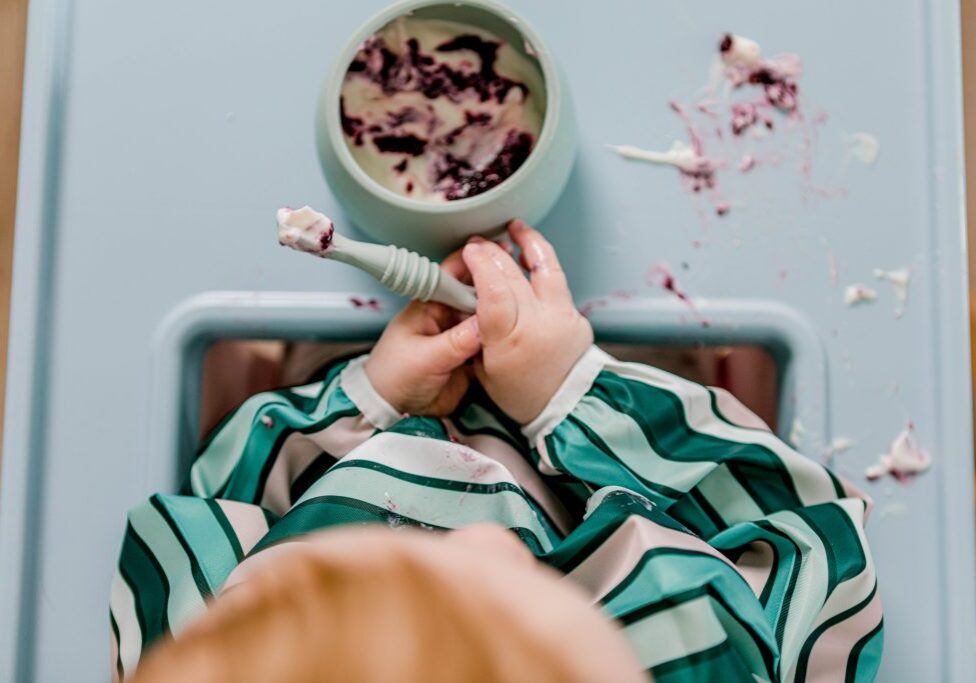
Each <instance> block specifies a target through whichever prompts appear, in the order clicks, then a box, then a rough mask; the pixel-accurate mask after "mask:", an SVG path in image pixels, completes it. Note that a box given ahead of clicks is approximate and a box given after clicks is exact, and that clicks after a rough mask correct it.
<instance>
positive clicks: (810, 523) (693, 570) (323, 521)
mask: <svg viewBox="0 0 976 683" xmlns="http://www.w3.org/2000/svg"><path fill="white" fill-rule="evenodd" d="M509 234H510V236H511V239H512V241H513V242H514V243H515V245H517V247H518V248H519V250H520V255H519V259H518V262H516V260H515V259H514V258H513V257H512V256H510V255H509V254H508V253H507V252H506V251H505V250H504V249H502V248H501V247H500V246H499V245H497V244H495V243H493V242H489V241H485V240H482V239H477V238H475V239H473V240H471V241H470V242H469V243H468V244H467V245H466V246H465V247H464V249H463V250H462V251H460V252H458V253H456V254H454V255H452V256H451V257H449V258H448V259H447V260H446V261H445V262H444V264H443V267H444V268H445V270H447V271H449V272H451V273H452V274H454V275H455V276H457V277H459V278H461V279H462V280H465V281H468V282H471V283H473V285H474V286H475V288H476V289H477V293H478V307H477V312H476V314H475V315H473V316H470V317H467V318H464V319H460V318H459V317H458V316H457V314H455V313H454V312H452V311H450V310H449V309H447V308H445V307H443V306H441V305H438V304H425V303H419V302H413V303H411V304H409V305H408V306H407V307H406V308H405V309H404V310H403V311H402V312H401V313H400V314H399V315H397V316H396V317H395V318H394V319H393V320H392V321H391V322H390V324H389V325H388V326H387V328H386V330H385V331H384V333H383V335H382V336H381V337H380V340H379V341H378V342H377V344H376V346H375V347H374V348H373V350H372V351H371V352H370V353H369V354H368V355H367V356H363V357H359V358H355V359H352V360H349V361H344V362H340V363H335V364H333V365H332V366H330V367H329V368H328V369H327V371H326V372H325V375H324V378H323V379H322V380H321V381H319V382H315V383H312V384H307V385H304V386H299V387H293V388H290V389H282V390H279V391H273V392H266V393H261V394H258V395H255V396H253V397H251V398H250V399H248V400H247V401H245V402H244V403H243V404H241V405H240V406H239V407H238V408H237V409H236V410H234V411H233V412H232V413H231V414H230V415H229V416H228V417H226V418H225V419H224V421H223V422H222V423H221V424H219V425H218V426H217V427H216V428H215V429H214V430H213V432H212V433H211V435H210V436H209V437H208V439H206V440H205V442H204V443H203V445H202V446H201V448H200V450H199V453H198V456H197V458H196V460H195V462H194V464H193V466H192V468H191V470H190V476H189V480H188V483H187V485H186V490H185V491H184V495H180V496H174V495H156V496H153V497H152V498H150V499H149V500H148V501H147V502H146V503H144V504H142V505H140V506H138V507H136V508H135V509H133V510H132V511H131V512H130V514H129V523H128V526H127V529H126V535H125V538H124V540H123V544H122V551H121V556H120V559H119V571H118V573H117V575H116V577H115V580H114V582H113V585H112V595H111V617H112V630H113V664H114V666H115V669H116V672H117V674H118V675H119V676H120V677H122V676H125V675H128V674H129V673H130V672H132V671H133V670H134V669H135V667H136V665H137V663H138V662H139V659H140V656H141V653H142V651H143V649H144V648H146V647H148V646H149V645H151V644H152V643H153V642H155V641H156V640H158V639H160V637H161V636H164V635H166V634H169V633H173V634H176V635H177V636H179V634H180V632H182V631H183V630H184V629H185V628H186V627H187V626H188V625H189V624H190V623H191V622H193V621H194V620H195V619H197V618H199V615H200V614H201V613H202V612H203V611H204V610H205V607H206V604H207V602H208V601H209V600H210V599H211V598H213V597H214V596H217V595H218V594H219V593H220V592H221V590H222V588H224V587H225V585H227V584H228V583H235V582H237V579H236V578H234V577H232V574H235V577H236V576H237V574H236V573H240V572H244V571H245V570H246V568H247V566H248V565H249V564H250V563H254V562H257V561H261V562H270V561H272V559H273V557H274V555H275V554H279V553H287V552H289V551H288V548H289V547H290V546H293V545H294V544H295V543H301V542H303V540H305V539H307V538H309V536H308V535H309V534H310V533H311V532H316V531H320V530H323V529H328V528H330V527H336V526H341V525H351V524H352V525H362V524H374V525H375V524H379V525H382V526H383V527H393V528H394V529H400V528H403V527H414V528H417V529H420V530H424V529H426V530H438V531H443V530H451V529H462V528H465V527H469V526H471V525H474V524H479V523H491V524H494V525H497V526H499V527H503V528H506V529H510V530H511V531H512V532H513V533H514V535H515V536H516V537H517V538H518V539H520V540H521V542H522V543H523V544H524V545H525V546H526V547H527V548H528V550H530V551H531V553H532V554H533V555H534V556H535V557H536V558H537V560H538V561H539V562H541V563H543V564H545V565H548V566H549V567H551V568H552V569H555V570H556V571H557V572H558V573H559V575H562V576H563V577H564V578H562V579H560V580H561V581H568V582H570V583H572V584H574V585H575V586H576V587H578V588H579V589H581V590H582V591H583V592H584V594H585V595H586V596H587V599H588V600H589V601H590V602H591V603H593V604H594V605H598V606H599V607H600V609H601V610H602V611H603V613H604V614H605V615H606V616H607V617H608V618H610V619H613V620H615V621H616V623H617V624H619V625H620V627H621V628H622V631H623V634H624V636H625V637H626V638H627V639H628V641H629V643H630V648H631V651H632V652H633V654H634V656H635V657H636V660H637V661H638V662H639V666H640V668H642V669H643V670H645V671H648V672H650V673H651V674H652V675H653V676H654V678H655V679H658V680H669V679H671V678H675V679H677V678H681V679H682V680H684V679H687V680H723V681H725V680H747V681H753V680H766V681H781V680H782V681H785V680H793V681H803V680H815V679H817V680H819V679H821V678H824V679H826V678H838V679H845V677H846V678H847V679H848V680H872V679H873V677H874V675H875V673H876V671H877V668H878V664H879V662H880V655H881V645H882V625H881V624H882V621H881V604H880V599H879V597H878V592H877V582H876V577H875V573H874V565H873V562H872V560H871V556H870V553H869V551H868V548H867V543H866V540H865V538H864V533H863V524H864V518H865V515H866V513H867V510H868V507H869V501H868V500H867V499H866V498H865V497H864V496H863V495H862V494H861V493H860V492H858V491H857V490H856V489H854V488H853V487H852V486H850V485H849V484H847V483H845V482H843V481H842V480H840V479H838V478H837V477H836V476H835V475H834V474H832V473H831V472H830V471H829V470H827V469H826V468H824V467H822V466H820V465H819V464H817V463H815V462H814V461H812V460H809V459H807V458H805V457H803V456H801V455H799V454H798V453H796V452H795V451H793V450H792V449H791V448H790V447H789V446H787V445H786V444H784V443H783V442H782V441H780V440H779V439H778V438H776V436H775V435H774V434H772V433H771V432H770V431H769V430H768V429H767V428H766V426H765V425H764V424H763V423H762V422H761V421H760V420H759V419H758V418H756V417H755V416H754V415H752V414H751V413H750V412H749V411H748V410H747V409H745V408H744V407H743V406H742V405H741V404H740V403H738V402H737V401H736V400H735V399H734V398H733V397H732V396H731V395H729V394H727V393H726V392H723V391H721V390H717V389H710V388H707V387H704V386H701V385H698V384H695V383H692V382H689V381H686V380H683V379H681V378H679V377H677V376H675V375H671V374H669V373H666V372H663V371H661V370H657V369H655V368H653V367H649V366H645V365H640V364H636V363H622V362H619V361H617V360H615V359H614V358H612V357H611V356H609V355H608V354H606V353H604V352H603V351H601V350H600V349H599V348H597V347H595V346H593V332H592V329H591V327H590V325H589V323H588V321H587V320H586V319H585V318H584V317H583V316H581V315H580V314H579V313H578V311H577V310H576V308H575V307H574V304H573V300H572V296H571V294H570V292H569V288H568V286H567V283H566V278H565V276H564V274H563V272H562V270H561V268H560V265H559V261H558V259H557V257H556V254H555V252H554V251H553V249H552V247H551V245H550V244H549V243H548V242H547V241H546V240H545V239H544V238H543V237H542V235H541V234H539V233H538V232H536V231H535V230H533V229H532V228H530V227H528V226H527V225H525V224H524V223H523V222H521V221H514V222H513V223H512V224H511V225H510V226H509ZM520 265H521V267H520ZM418 533H419V532H418ZM486 557H490V555H487V556H486ZM282 559H284V558H282ZM239 565H240V569H237V567H238V566H239ZM235 572H236V573H235ZM234 590H238V589H237V588H235V589H232V590H230V591H228V592H227V595H226V596H223V597H221V598H219V599H217V601H216V602H217V604H218V606H219V604H220V603H221V601H222V600H224V599H229V597H230V596H231V595H232V594H233V593H234ZM514 590H515V589H514V588H513V591H514ZM542 599H543V598H542V597H541V596H540V600H542ZM543 608H544V605H543V604H542V603H538V604H534V603H533V601H532V600H531V599H530V598H526V599H525V600H524V610H525V611H526V613H527V614H528V613H531V612H532V611H533V610H538V609H543ZM573 628H574V624H573V623H566V629H567V630H570V631H571V630H572V629H573ZM192 632H193V629H192V628H190V629H189V630H188V631H187V633H188V634H192ZM187 637H188V638H189V637H192V636H191V635H188V636H187ZM179 640H180V639H179V638H178V639H177V641H179ZM594 642H595V641H594ZM431 656H432V657H433V656H436V652H431ZM500 656H504V655H500ZM618 659H619V658H618ZM462 679H463V680H475V679H473V678H459V679H458V680H462ZM483 679H484V680H502V679H501V678H498V677H496V678H491V677H483Z"/></svg>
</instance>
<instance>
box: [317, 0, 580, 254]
mask: <svg viewBox="0 0 976 683" xmlns="http://www.w3.org/2000/svg"><path fill="white" fill-rule="evenodd" d="M410 12H412V13H413V15H414V16H416V17H419V18H427V19H444V20H449V21H456V22H461V23H465V24H470V25H473V26H477V27H480V28H482V29H485V30H487V31H491V32H492V33H494V34H496V35H497V36H499V37H500V38H501V39H503V40H505V41H506V42H508V43H509V44H510V45H511V46H512V47H514V48H515V49H517V50H518V51H520V52H521V53H523V54H525V55H527V56H529V57H530V58H531V59H533V60H535V61H536V62H537V63H538V65H539V69H540V71H541V72H542V78H543V82H544V85H545V97H546V110H545V116H544V118H543V122H542V130H541V131H540V133H539V138H538V140H537V141H536V144H535V147H534V148H533V149H532V152H531V153H530V154H529V157H528V158H527V159H526V160H525V163H523V164H522V166H521V167H519V169H518V170H517V171H515V173H513V174H512V175H511V176H510V177H509V178H507V179H506V180H504V181H503V182H501V183H500V184H498V185H497V186H496V187H493V188H492V189H490V190H488V191H487V192H484V193H482V194H479V195H475V196H474V197H468V198H465V199H458V200H454V201H449V202H425V201H421V200H417V199H411V198H409V197H404V196H402V195H399V194H397V193H395V192H393V191H392V190H389V189H387V188H385V187H383V186H382V185H380V184H379V183H378V182H376V181H375V180H374V179H373V178H371V177H370V176H369V175H367V174H366V172H365V171H364V170H363V169H362V168H361V167H360V166H359V164H358V163H357V162H356V160H355V159H353V156H352V154H351V152H350V151H349V147H348V146H347V144H346V140H345V138H344V136H343V132H342V126H341V124H340V121H339V95H340V91H341V88H342V81H343V78H344V77H345V74H346V70H347V69H348V67H349V64H350V63H351V62H352V59H353V57H354V56H355V54H356V51H357V50H358V48H359V45H360V44H361V43H362V42H363V41H364V40H365V39H366V38H368V37H369V36H371V35H372V34H373V33H375V32H376V31H378V30H379V29H380V28H382V27H383V26H385V25H386V24H387V23H389V22H390V21H392V20H393V19H395V18H396V17H398V16H400V15H403V14H406V13H410ZM315 137H316V144H317V146H318V153H319V161H320V162H321V164H322V171H323V172H324V174H325V179H326V182H327V183H328V185H329V188H330V189H331V190H332V193H333V194H334V195H335V197H336V199H337V200H338V201H339V202H340V203H341V204H342V207H343V208H344V209H345V211H346V213H347V214H348V216H349V218H351V219H352V221H353V222H354V223H355V224H356V225H358V226H359V227H360V228H361V229H362V230H363V231H364V232H366V233H367V234H368V235H370V236H371V237H373V238H374V239H376V240H379V241H383V242H389V243H394V244H398V245H402V246H405V247H408V248H410V249H415V250H417V251H420V252H422V253H425V254H428V255H430V256H439V255H443V254H445V253H447V252H448V251H450V250H452V249H453V248H455V247H457V246H459V245H461V244H463V243H464V241H465V240H466V239H467V238H468V237H470V236H471V235H491V234H495V233H498V232H499V231H500V230H501V229H503V228H504V226H505V224H506V223H507V222H508V221H510V220H511V219H513V218H522V219H524V220H526V221H528V222H529V223H530V224H531V223H535V222H538V221H539V220H541V219H542V217H543V216H545V215H546V213H548V211H549V209H551V208H552V206H553V204H555V202H556V200H557V199H558V197H559V194H560V193H561V192H562V190H563V188H564V187H565V185H566V181H567V179H568V178H569V173H570V171H571V170H572V166H573V161H574V159H575V156H576V121H575V118H574V115H573V107H572V102H571V101H570V98H569V90H568V88H567V87H566V80H565V78H564V76H563V74H562V72H561V70H560V69H559V67H558V66H557V64H556V62H555V59H554V58H553V56H552V53H551V52H550V51H549V49H548V48H547V47H546V45H545V43H543V42H542V39H541V38H540V37H539V35H538V34H537V33H536V32H535V31H534V30H533V29H532V27H531V26H529V24H528V23H526V22H525V21H524V20H523V19H522V18H521V17H519V16H517V15H516V14H515V13H514V12H512V10H510V9H509V8H508V7H506V6H504V5H502V4H500V3H498V2H495V1H494V0H454V1H451V2H436V1H433V0H404V1H403V2H398V3H396V4H394V5H391V6H390V7H387V8H386V9H384V10H383V11H382V12H380V13H379V14H377V15H376V16H374V17H373V18H372V19H370V20H369V21H367V22H366V23H365V24H363V25H362V26H360V27H359V29H358V30H357V31H356V32H355V33H354V34H353V35H352V37H351V38H350V39H349V42H348V43H347V44H346V46H345V47H344V48H343V49H342V52H340V53H339V56H338V58H337V59H336V61H335V63H334V64H333V65H332V68H331V69H330V71H329V73H328V75H327V77H326V79H325V82H324V83H323V85H322V90H321V93H320V95H319V101H318V107H317V109H316V112H315Z"/></svg>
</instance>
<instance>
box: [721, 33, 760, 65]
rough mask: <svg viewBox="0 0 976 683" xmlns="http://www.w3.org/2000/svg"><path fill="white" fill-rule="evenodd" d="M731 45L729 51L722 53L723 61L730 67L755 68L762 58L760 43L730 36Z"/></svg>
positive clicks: (733, 35)
mask: <svg viewBox="0 0 976 683" xmlns="http://www.w3.org/2000/svg"><path fill="white" fill-rule="evenodd" d="M729 37H730V38H731V44H730V45H729V49H728V50H725V51H724V52H722V53H721V59H722V61H723V62H725V63H726V64H728V65H734V66H754V65H755V64H757V63H758V62H759V60H760V58H761V57H762V48H760V47H759V43H757V42H756V41H754V40H750V39H749V38H745V37H743V36H738V35H735V34H734V33H733V34H731V35H730V36H729Z"/></svg>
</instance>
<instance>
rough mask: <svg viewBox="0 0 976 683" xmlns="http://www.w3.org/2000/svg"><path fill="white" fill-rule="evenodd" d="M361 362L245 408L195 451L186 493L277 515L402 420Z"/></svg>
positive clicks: (334, 368)
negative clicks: (354, 452) (372, 438)
mask: <svg viewBox="0 0 976 683" xmlns="http://www.w3.org/2000/svg"><path fill="white" fill-rule="evenodd" d="M365 360H366V356H360V357H359V358H355V359H353V360H351V361H349V362H343V363H339V364H336V365H333V366H332V367H330V368H329V370H328V372H327V373H326V376H325V378H324V379H322V380H321V381H319V382H315V383H313V384H307V385H305V386H299V387H291V388H289V389H282V390H278V391H268V392H263V393H260V394H256V395H254V396H252V397H251V398H249V399H248V400H246V401H245V402H244V403H242V404H241V405H240V406H239V407H238V408H237V409H235V410H234V411H233V412H232V413H230V415H228V416H227V417H226V418H224V420H223V422H222V423H221V424H220V425H218V426H217V427H216V428H215V429H214V430H213V432H212V434H211V435H210V437H209V438H208V439H207V440H206V441H205V442H204V443H203V445H202V446H201V447H200V449H199V452H198V454H197V457H196V459H195V461H194V463H193V466H192V467H191V469H190V477H189V482H188V486H189V491H187V493H191V494H193V495H195V496H203V497H215V498H224V499H229V500H237V501H242V502H247V503H254V504H258V505H261V506H262V507H264V508H265V509H267V510H270V511H271V512H273V513H275V514H276V515H281V514H283V513H284V512H285V511H287V510H288V509H289V508H290V507H291V506H292V504H293V503H294V502H295V500H297V499H298V498H299V497H301V494H302V493H303V492H304V490H303V487H305V486H307V485H308V484H310V483H311V482H312V481H315V479H316V478H317V475H320V474H321V473H322V472H324V471H325V470H326V469H328V467H330V466H331V465H333V464H335V463H336V462H337V461H338V460H340V459H341V458H342V457H343V456H345V455H346V454H347V453H349V452H350V451H351V450H353V449H354V448H355V447H356V446H358V445H359V444H361V443H363V442H364V441H366V439H368V438H369V437H370V436H372V435H373V434H374V433H375V432H376V431H377V430H382V429H386V428H388V427H390V426H391V425H393V424H395V423H396V422H397V421H398V420H400V419H401V418H402V415H400V413H398V412H397V411H396V410H395V409H394V408H393V407H392V406H391V405H390V404H389V403H387V402H386V400H385V399H383V397H382V396H380V395H379V394H378V393H376V390H375V389H373V386H372V385H371V384H370V382H369V379H368V378H367V377H366V372H365V369H364V363H365ZM296 487H297V489H296Z"/></svg>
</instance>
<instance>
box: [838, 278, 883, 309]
mask: <svg viewBox="0 0 976 683" xmlns="http://www.w3.org/2000/svg"><path fill="white" fill-rule="evenodd" d="M877 299H878V292H877V291H876V290H874V289H871V288H870V287H868V286H867V285H862V284H861V283H856V284H853V285H848V286H847V287H846V288H845V289H844V303H845V304H847V305H848V306H858V305H860V304H867V303H871V302H872V301H877Z"/></svg>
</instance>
